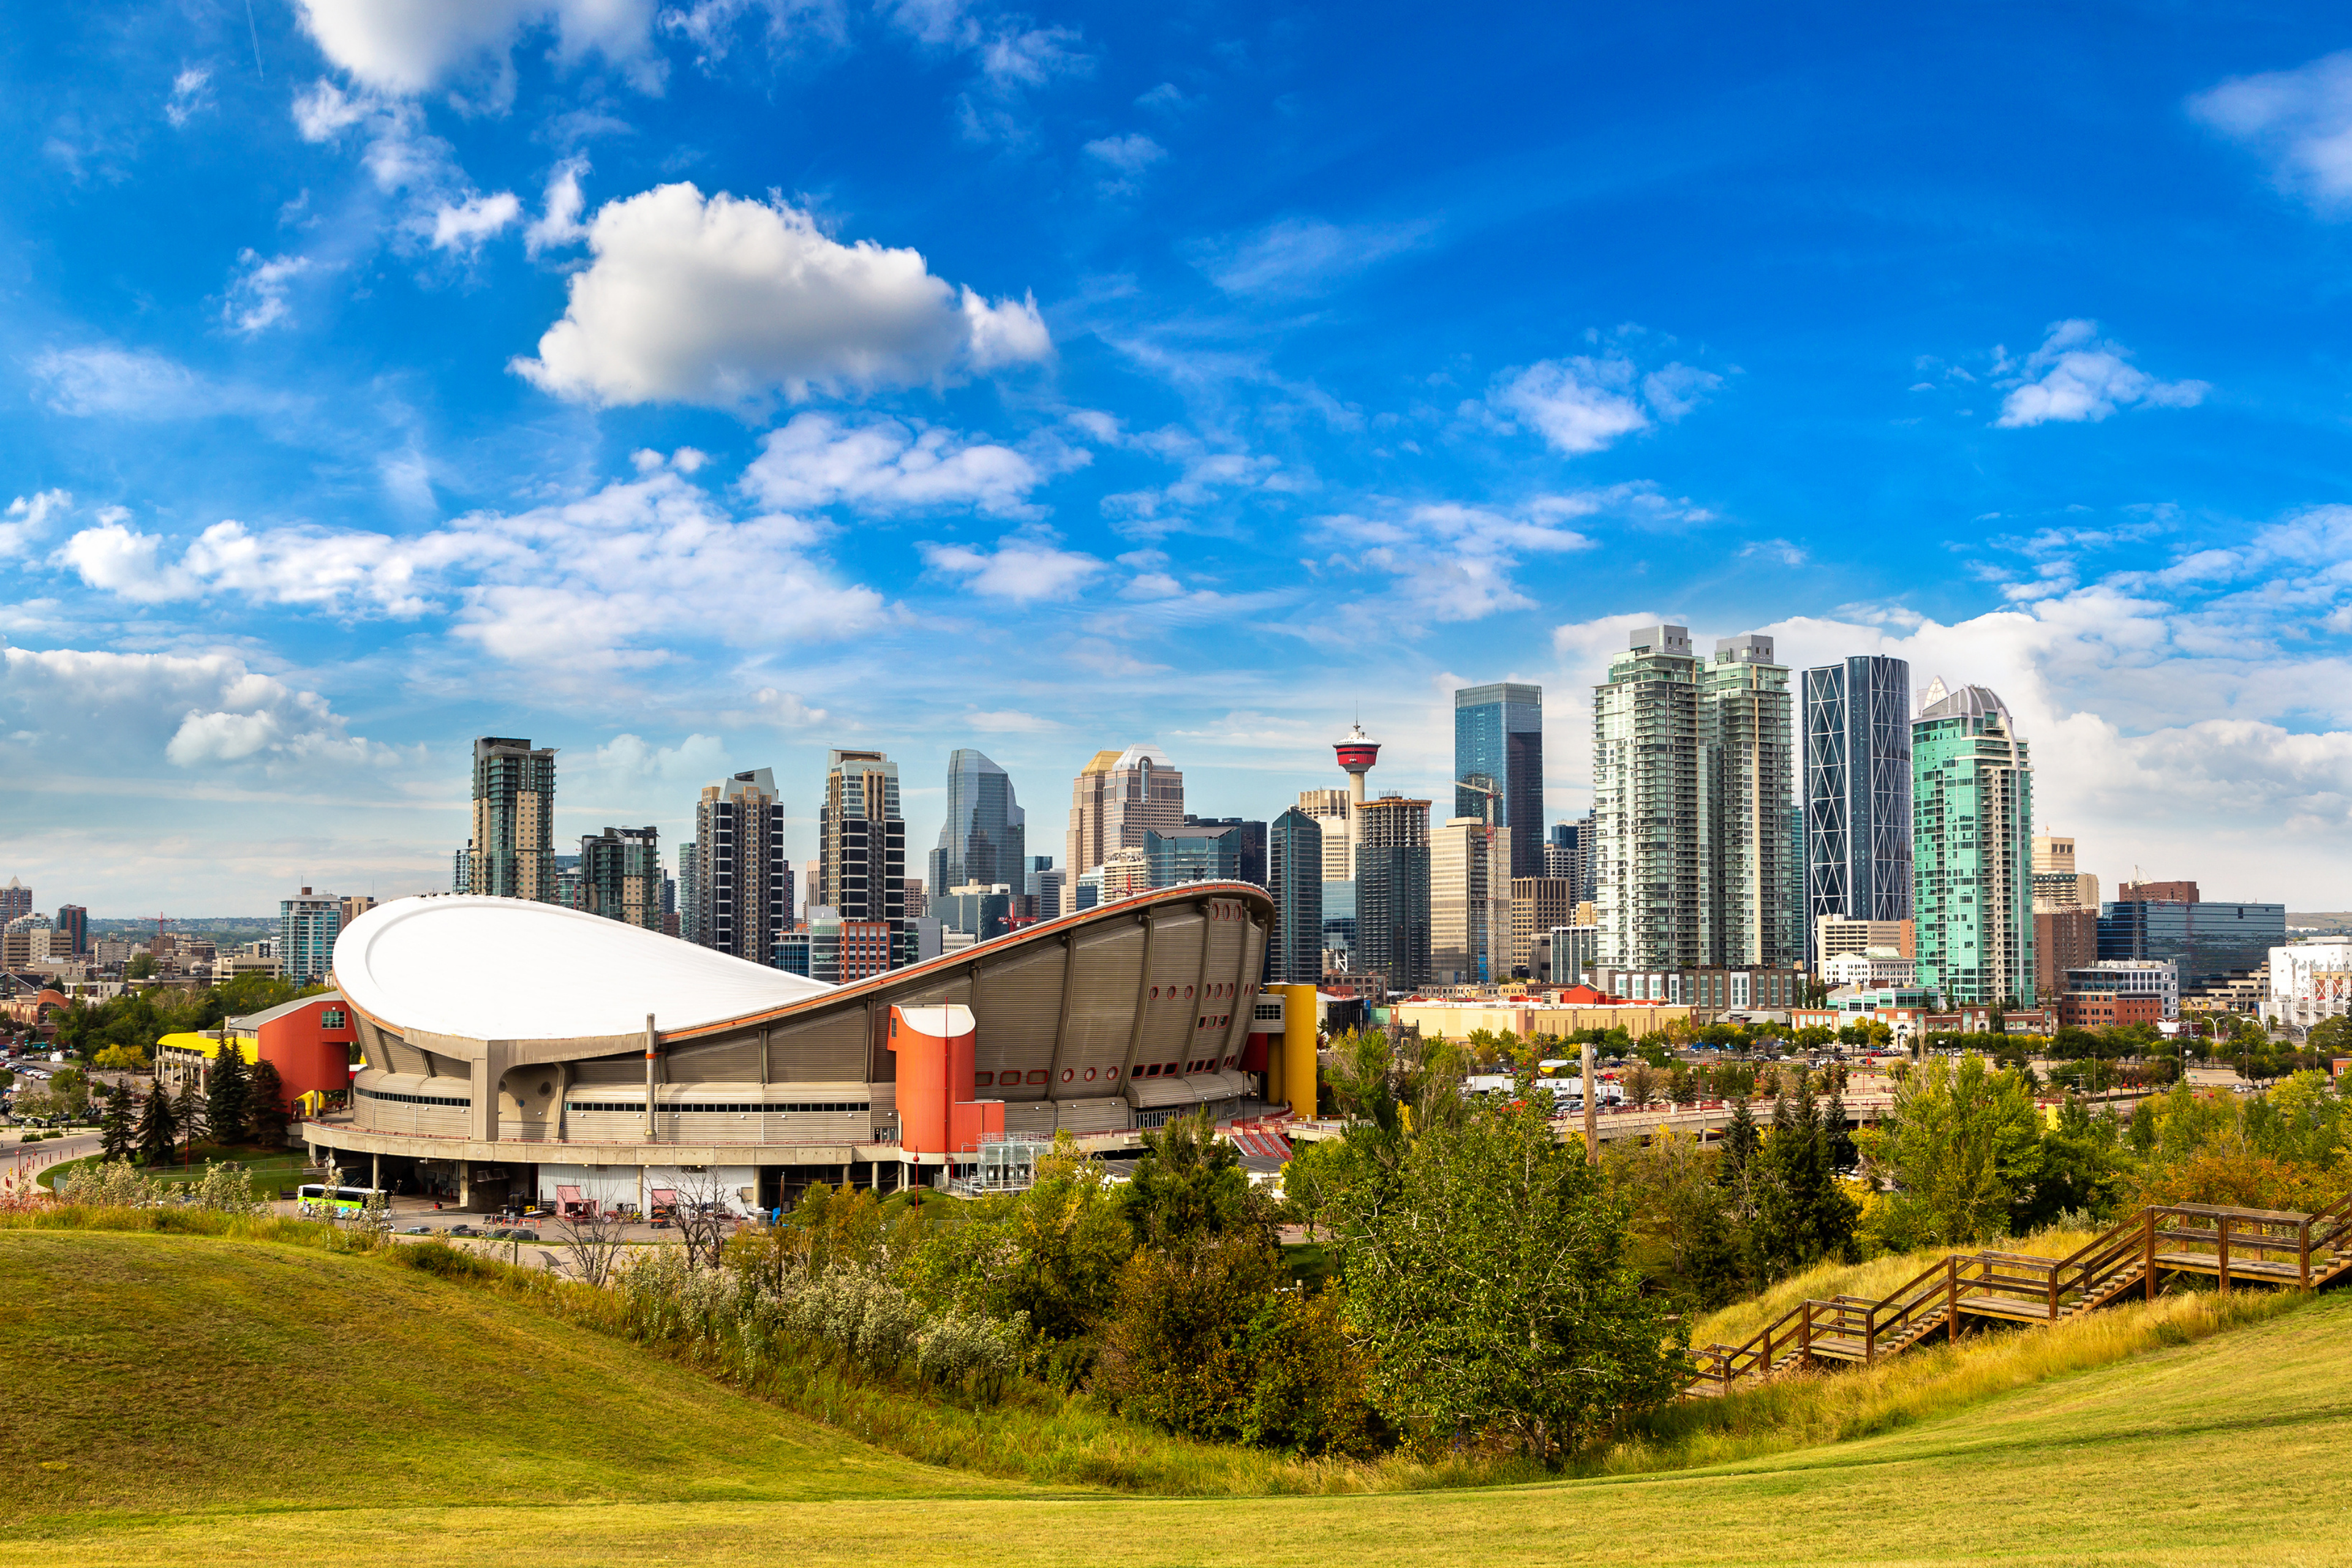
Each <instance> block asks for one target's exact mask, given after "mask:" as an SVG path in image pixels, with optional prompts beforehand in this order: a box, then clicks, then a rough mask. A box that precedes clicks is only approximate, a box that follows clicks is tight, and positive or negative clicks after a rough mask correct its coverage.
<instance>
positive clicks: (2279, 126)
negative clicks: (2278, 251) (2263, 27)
mask: <svg viewBox="0 0 2352 1568" xmlns="http://www.w3.org/2000/svg"><path fill="white" fill-rule="evenodd" d="M2189 113H2190V114H2191V115H2192V116H2193V117H2195V118H2196V119H2198V120H2200V121H2204V122H2205V123H2206V124H2207V125H2210V126H2211V127H2212V128H2213V129H2215V130H2216V131H2219V132H2221V133H2222V134H2223V135H2226V136H2229V137H2231V138H2233V139H2234V140H2236V141H2238V142H2242V143H2243V144H2244V145H2246V146H2248V147H2251V148H2252V149H2253V150H2254V151H2255V152H2256V153H2260V154H2261V155H2262V156H2263V158H2265V159H2266V160H2268V161H2269V163H2270V165H2271V174H2272V177H2273V180H2275V181H2276V182H2277V184H2278V185H2279V186H2280V188H2281V189H2283V190H2285V191H2288V192H2290V193H2292V194H2294V195H2299V196H2301V197H2302V198H2303V199H2304V200H2305V201H2306V202H2308V203H2309V204H2310V205H2312V206H2313V207H2315V208H2316V209H2318V210H2319V211H2321V212H2324V213H2327V214H2330V215H2336V214H2341V213H2345V212H2347V211H2352V51H2347V52H2345V53H2341V54H2333V55H2327V56H2324V57H2323V58H2319V59H2315V60H2314V61H2312V62H2311V63H2310V64H2309V65H2305V66H2300V67H2297V68H2295V69H2294V70H2283V71H2267V72H2264V73H2263V74H2262V75H2259V76H2244V77H2232V78H2231V79H2229V80H2227V81H2225V82H2222V83H2221V85H2220V86H2218V87H2215V88H2211V89H2208V90H2207V91H2204V92H2200V93H2199V94H2197V95H2196V96H2195V97H2193V98H2191V99H2190V100H2189Z"/></svg>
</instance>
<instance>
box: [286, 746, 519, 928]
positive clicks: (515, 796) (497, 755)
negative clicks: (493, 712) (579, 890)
mask: <svg viewBox="0 0 2352 1568" xmlns="http://www.w3.org/2000/svg"><path fill="white" fill-rule="evenodd" d="M554 844H555V748H554V747H552V746H545V747H541V748H540V749H539V750H537V751H534V750H532V749H531V744H530V742H529V741H521V740H512V739H509V738H507V737H504V736H499V735H485V736H483V737H482V738H481V739H479V740H478V741H476V742H474V837H473V841H472V842H471V843H470V844H468V845H467V847H466V850H465V855H464V859H463V861H462V869H463V870H464V872H465V874H466V889H465V890H466V891H467V892H469V893H481V894H487V895H488V896H490V897H492V898H500V899H534V900H539V901H541V902H542V903H552V902H553V901H554V900H555V868H554V867H553V865H551V863H550V858H551V856H552V854H553V853H554ZM287 973H289V975H290V974H291V973H293V971H292V970H290V969H289V970H288V971H287Z"/></svg>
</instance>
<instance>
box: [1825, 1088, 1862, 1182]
mask: <svg viewBox="0 0 2352 1568" xmlns="http://www.w3.org/2000/svg"><path fill="white" fill-rule="evenodd" d="M1822 1139H1823V1140H1824V1141H1825V1142H1826V1143H1827V1145H1828V1149H1829V1162H1830V1169H1831V1170H1832V1171H1841V1172H1842V1171H1851V1170H1853V1168H1854V1166H1855V1164H1856V1163H1858V1162H1859V1156H1858V1155H1857V1154H1856V1152H1855V1151H1854V1147H1853V1133H1852V1132H1851V1131H1847V1129H1846V1124H1845V1085H1843V1084H1842V1083H1838V1082H1835V1081H1834V1080H1833V1081H1832V1083H1831V1084H1830V1097H1829V1099H1828V1100H1826V1101H1824V1102H1823V1103H1822Z"/></svg>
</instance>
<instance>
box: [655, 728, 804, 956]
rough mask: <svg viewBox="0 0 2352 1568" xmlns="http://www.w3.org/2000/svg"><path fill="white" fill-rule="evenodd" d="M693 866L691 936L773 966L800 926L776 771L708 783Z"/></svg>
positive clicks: (697, 818) (687, 923)
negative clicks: (780, 945)
mask: <svg viewBox="0 0 2352 1568" xmlns="http://www.w3.org/2000/svg"><path fill="white" fill-rule="evenodd" d="M687 848H688V856H689V857H690V858H689V861H688V865H687V866H686V868H685V870H686V876H685V879H684V880H685V883H686V886H685V887H684V888H683V889H681V891H682V892H683V893H684V894H685V896H686V899H687V903H688V912H689V914H690V915H691V917H692V918H691V919H689V920H683V921H680V922H679V923H680V925H682V926H684V927H686V928H687V931H688V941H691V942H698V943H699V944H700V945H701V946H704V947H709V948H716V949H718V950H719V952H731V953H733V954H734V955H735V956H736V957H738V958H740V959H744V960H747V961H749V962H751V963H773V962H774V961H775V951H776V942H778V940H779V939H781V938H782V936H783V934H784V933H785V932H786V931H790V930H791V929H792V923H793V868H792V863H791V862H790V861H788V860H786V859H785V858H784V806H783V802H782V799H781V798H780V797H779V796H778V795H777V794H776V775H775V773H774V772H773V771H772V770H771V769H768V768H753V769H751V770H750V771H749V772H746V773H737V774H735V775H734V776H733V777H731V778H729V779H724V780H722V781H720V782H719V783H718V784H706V785H704V786H703V790H702V797H701V798H700V799H699V800H698V801H696V802H695V805H694V842H693V843H692V844H690V845H688V847H687Z"/></svg>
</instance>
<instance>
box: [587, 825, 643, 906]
mask: <svg viewBox="0 0 2352 1568" xmlns="http://www.w3.org/2000/svg"><path fill="white" fill-rule="evenodd" d="M662 882H663V877H662V866H661V832H660V830H659V829H658V828H654V827H608V828H606V829H604V832H602V833H595V834H583V835H582V836H581V839H580V892H581V902H580V907H581V908H582V909H583V910H587V911H588V912H589V913H590V914H592V915H602V916H604V918H605V919H606V920H608V921H620V922H621V923H622V924H624V925H633V926H638V927H641V928H643V929H644V930H646V931H659V930H661V929H662Z"/></svg>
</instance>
